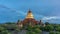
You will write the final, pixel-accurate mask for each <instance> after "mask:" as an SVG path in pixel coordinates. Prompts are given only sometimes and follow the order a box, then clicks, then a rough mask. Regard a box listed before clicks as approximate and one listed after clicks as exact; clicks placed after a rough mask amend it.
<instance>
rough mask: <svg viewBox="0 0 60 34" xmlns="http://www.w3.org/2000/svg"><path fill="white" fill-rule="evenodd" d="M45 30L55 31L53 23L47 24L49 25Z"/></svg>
mask: <svg viewBox="0 0 60 34" xmlns="http://www.w3.org/2000/svg"><path fill="white" fill-rule="evenodd" d="M44 30H45V31H53V30H54V27H53V26H52V25H47V26H45V27H44Z"/></svg>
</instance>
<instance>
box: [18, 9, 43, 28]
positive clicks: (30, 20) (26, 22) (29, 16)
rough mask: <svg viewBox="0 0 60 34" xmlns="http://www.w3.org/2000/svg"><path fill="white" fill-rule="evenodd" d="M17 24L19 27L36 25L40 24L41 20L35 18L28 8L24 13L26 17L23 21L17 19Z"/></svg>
mask: <svg viewBox="0 0 60 34" xmlns="http://www.w3.org/2000/svg"><path fill="white" fill-rule="evenodd" d="M17 24H18V25H19V26H20V27H21V26H28V25H31V26H34V25H37V24H40V25H41V24H42V22H41V20H40V21H37V20H35V19H34V16H33V14H32V11H31V10H29V11H28V13H27V15H26V18H25V19H24V20H23V21H19V20H18V22H17Z"/></svg>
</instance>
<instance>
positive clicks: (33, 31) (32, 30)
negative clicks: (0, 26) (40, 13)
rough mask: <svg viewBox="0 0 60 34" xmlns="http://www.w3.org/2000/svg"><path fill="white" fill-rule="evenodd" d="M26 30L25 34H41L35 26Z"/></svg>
mask: <svg viewBox="0 0 60 34" xmlns="http://www.w3.org/2000/svg"><path fill="white" fill-rule="evenodd" d="M27 30H28V32H27V34H39V33H41V30H40V28H38V27H37V26H35V27H31V26H29V27H28V29H27Z"/></svg>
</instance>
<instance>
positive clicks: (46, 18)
mask: <svg viewBox="0 0 60 34" xmlns="http://www.w3.org/2000/svg"><path fill="white" fill-rule="evenodd" d="M56 19H60V17H56V16H52V17H43V18H42V20H56Z"/></svg>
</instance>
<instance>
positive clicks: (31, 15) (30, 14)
mask: <svg viewBox="0 0 60 34" xmlns="http://www.w3.org/2000/svg"><path fill="white" fill-rule="evenodd" d="M26 18H34V17H33V14H32V12H31V10H30V9H29V11H28V14H27V16H26Z"/></svg>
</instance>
